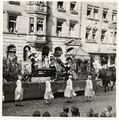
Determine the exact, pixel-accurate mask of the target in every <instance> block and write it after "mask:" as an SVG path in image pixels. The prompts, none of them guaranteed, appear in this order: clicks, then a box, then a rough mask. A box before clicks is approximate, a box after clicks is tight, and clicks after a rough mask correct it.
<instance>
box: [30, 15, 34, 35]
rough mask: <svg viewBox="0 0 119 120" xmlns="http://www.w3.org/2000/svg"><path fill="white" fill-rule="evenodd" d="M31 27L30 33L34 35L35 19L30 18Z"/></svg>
mask: <svg viewBox="0 0 119 120" xmlns="http://www.w3.org/2000/svg"><path fill="white" fill-rule="evenodd" d="M29 26H30V31H29V32H30V33H33V32H34V18H33V17H30V23H29Z"/></svg>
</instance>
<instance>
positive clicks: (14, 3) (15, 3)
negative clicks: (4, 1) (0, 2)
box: [9, 1, 20, 5]
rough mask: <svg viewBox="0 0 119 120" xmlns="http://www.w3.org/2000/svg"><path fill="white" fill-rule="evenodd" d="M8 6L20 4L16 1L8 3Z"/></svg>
mask: <svg viewBox="0 0 119 120" xmlns="http://www.w3.org/2000/svg"><path fill="white" fill-rule="evenodd" d="M9 4H12V5H20V2H18V1H9Z"/></svg>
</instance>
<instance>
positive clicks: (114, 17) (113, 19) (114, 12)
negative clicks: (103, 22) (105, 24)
mask: <svg viewBox="0 0 119 120" xmlns="http://www.w3.org/2000/svg"><path fill="white" fill-rule="evenodd" d="M112 21H113V22H116V21H117V12H116V11H114V10H113V12H112Z"/></svg>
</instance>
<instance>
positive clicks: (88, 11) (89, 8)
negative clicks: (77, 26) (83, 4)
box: [87, 6, 92, 18]
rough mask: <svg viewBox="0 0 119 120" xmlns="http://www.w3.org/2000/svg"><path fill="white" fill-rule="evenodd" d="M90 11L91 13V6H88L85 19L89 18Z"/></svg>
mask: <svg viewBox="0 0 119 120" xmlns="http://www.w3.org/2000/svg"><path fill="white" fill-rule="evenodd" d="M91 11H92V7H91V6H88V7H87V17H88V18H91Z"/></svg>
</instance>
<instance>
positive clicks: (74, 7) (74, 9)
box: [70, 2, 78, 14]
mask: <svg viewBox="0 0 119 120" xmlns="http://www.w3.org/2000/svg"><path fill="white" fill-rule="evenodd" d="M70 11H71V13H72V14H75V13H76V14H78V12H77V3H76V2H71V3H70Z"/></svg>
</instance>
